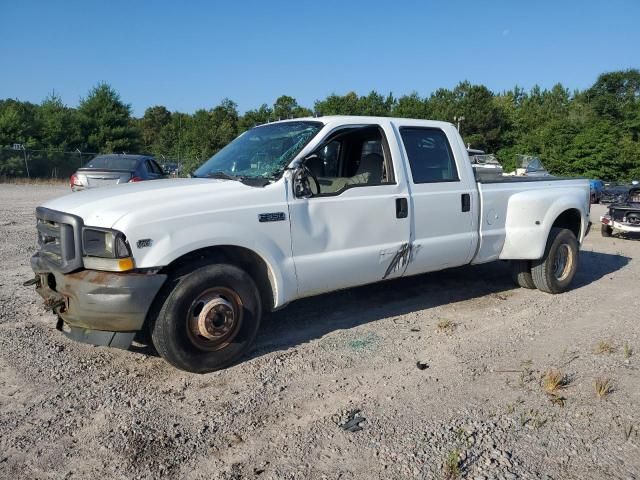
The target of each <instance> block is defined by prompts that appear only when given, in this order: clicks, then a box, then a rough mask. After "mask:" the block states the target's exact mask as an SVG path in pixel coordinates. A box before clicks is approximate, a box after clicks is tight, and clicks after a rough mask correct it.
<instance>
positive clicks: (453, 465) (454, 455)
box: [442, 449, 461, 480]
mask: <svg viewBox="0 0 640 480" xmlns="http://www.w3.org/2000/svg"><path fill="white" fill-rule="evenodd" d="M442 473H443V476H444V478H445V479H446V480H455V479H456V478H460V473H461V472H460V452H459V451H458V450H457V449H456V450H451V451H450V452H449V454H448V455H447V458H446V459H445V461H444V465H443V466H442Z"/></svg>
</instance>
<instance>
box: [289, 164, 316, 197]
mask: <svg viewBox="0 0 640 480" xmlns="http://www.w3.org/2000/svg"><path fill="white" fill-rule="evenodd" d="M293 194H294V195H295V196H296V198H310V197H312V196H313V192H312V191H311V184H310V183H309V175H308V174H307V168H306V167H304V166H299V167H298V168H296V170H295V172H293Z"/></svg>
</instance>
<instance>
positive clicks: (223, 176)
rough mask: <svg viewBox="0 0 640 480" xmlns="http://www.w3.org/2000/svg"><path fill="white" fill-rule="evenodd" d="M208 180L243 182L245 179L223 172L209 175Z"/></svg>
mask: <svg viewBox="0 0 640 480" xmlns="http://www.w3.org/2000/svg"><path fill="white" fill-rule="evenodd" d="M207 178H221V179H223V180H236V181H241V180H242V179H243V177H240V176H237V175H229V174H228V173H225V172H223V171H219V172H211V173H207Z"/></svg>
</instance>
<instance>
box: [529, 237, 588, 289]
mask: <svg viewBox="0 0 640 480" xmlns="http://www.w3.org/2000/svg"><path fill="white" fill-rule="evenodd" d="M578 255H579V250H578V240H577V239H576V236H575V235H574V233H573V232H572V231H571V230H568V229H566V228H552V229H551V232H549V238H548V239H547V246H546V248H545V250H544V255H543V257H542V258H541V259H539V260H534V261H532V262H531V276H532V278H533V283H534V284H535V285H536V287H537V288H538V290H541V291H543V292H547V293H562V292H565V291H566V290H568V289H569V286H570V285H571V282H572V281H573V277H574V276H575V274H576V271H577V270H578Z"/></svg>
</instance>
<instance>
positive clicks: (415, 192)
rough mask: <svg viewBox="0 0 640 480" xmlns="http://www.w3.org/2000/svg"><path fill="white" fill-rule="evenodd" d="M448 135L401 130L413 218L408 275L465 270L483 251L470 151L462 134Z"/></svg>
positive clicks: (428, 129) (438, 129)
mask: <svg viewBox="0 0 640 480" xmlns="http://www.w3.org/2000/svg"><path fill="white" fill-rule="evenodd" d="M451 128H453V127H451ZM445 130H446V127H425V126H417V125H411V124H408V125H402V124H400V126H399V128H398V133H399V137H400V141H401V143H402V147H403V150H404V157H405V158H406V159H407V160H408V161H407V168H408V177H409V178H408V180H409V188H410V191H411V205H412V208H411V211H412V213H413V214H412V216H411V218H412V243H411V250H412V251H411V261H410V262H409V265H408V266H407V269H406V272H405V275H414V274H418V273H423V272H428V271H433V270H441V269H444V268H450V267H456V266H460V265H464V264H466V263H468V262H470V261H471V258H472V257H473V254H474V250H475V248H476V245H477V241H478V232H477V217H478V200H477V198H478V197H477V189H476V185H475V180H474V179H473V178H471V179H469V178H464V177H465V175H466V174H468V173H469V171H470V166H469V165H466V164H463V163H462V162H467V163H468V162H469V158H468V156H467V155H466V151H465V152H464V153H465V154H464V155H462V154H461V149H460V148H459V147H460V146H459V145H458V144H457V141H458V137H457V134H456V133H455V132H452V131H449V132H446V131H445ZM452 145H453V148H452ZM454 152H456V153H457V154H458V156H457V157H456V156H455V155H454Z"/></svg>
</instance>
